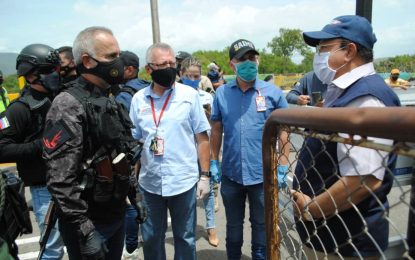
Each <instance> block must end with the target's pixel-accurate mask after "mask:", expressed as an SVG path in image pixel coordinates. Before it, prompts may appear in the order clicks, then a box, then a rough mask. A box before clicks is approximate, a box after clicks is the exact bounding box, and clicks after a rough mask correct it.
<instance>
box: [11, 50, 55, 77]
mask: <svg viewBox="0 0 415 260" xmlns="http://www.w3.org/2000/svg"><path fill="white" fill-rule="evenodd" d="M58 66H60V61H59V54H58V52H57V51H56V50H54V49H53V48H52V47H50V46H48V45H45V44H30V45H28V46H26V47H25V48H23V50H22V51H21V52H20V54H19V56H17V59H16V70H17V74H18V75H19V76H25V75H27V74H28V73H29V72H32V71H35V70H36V72H37V73H38V74H49V73H51V72H52V71H53V70H55V69H56V68H57V67H58Z"/></svg>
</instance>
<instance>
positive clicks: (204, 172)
mask: <svg viewBox="0 0 415 260" xmlns="http://www.w3.org/2000/svg"><path fill="white" fill-rule="evenodd" d="M210 175H211V174H210V172H207V171H201V172H200V174H199V177H202V176H205V177H208V178H210Z"/></svg>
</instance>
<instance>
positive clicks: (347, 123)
mask: <svg viewBox="0 0 415 260" xmlns="http://www.w3.org/2000/svg"><path fill="white" fill-rule="evenodd" d="M285 133H288V136H289V138H288V141H287V142H284V140H283V138H282V137H283V136H285ZM414 142H415V110H414V109H412V108H334V109H333V108H330V109H327V108H323V109H310V108H309V109H307V108H297V109H286V110H277V111H275V112H274V113H273V114H272V116H271V117H270V118H269V119H268V121H267V123H266V125H265V128H264V134H263V160H264V188H265V210H266V226H267V257H268V258H267V259H272V260H273V259H414V258H415V257H414V256H415V247H414V244H415V217H414V215H415V175H414V168H413V161H414V158H415V145H413V144H414ZM287 148H290V149H289V151H290V152H289V154H288V153H284V150H287ZM280 163H284V164H286V165H287V164H288V169H289V170H288V173H287V175H286V176H285V177H286V178H287V181H288V187H286V188H281V189H278V188H277V187H278V178H276V175H277V167H278V166H279V165H280ZM281 180H282V179H280V181H281Z"/></svg>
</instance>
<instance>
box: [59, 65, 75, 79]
mask: <svg viewBox="0 0 415 260" xmlns="http://www.w3.org/2000/svg"><path fill="white" fill-rule="evenodd" d="M73 70H75V67H69V66H61V71H60V72H61V75H62V77H66V76H67V75H68V74H69V73H71V72H72V71H73Z"/></svg>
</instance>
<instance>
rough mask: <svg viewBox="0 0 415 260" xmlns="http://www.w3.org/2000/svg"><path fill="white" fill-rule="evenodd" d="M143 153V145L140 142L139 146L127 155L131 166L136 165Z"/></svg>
mask: <svg viewBox="0 0 415 260" xmlns="http://www.w3.org/2000/svg"><path fill="white" fill-rule="evenodd" d="M142 151H143V143H142V142H140V141H138V144H137V145H136V146H135V147H133V148H132V149H131V150H130V152H129V153H127V157H126V159H127V161H128V162H130V165H133V166H134V165H135V164H136V163H137V161H138V160H139V159H140V157H141V152H142Z"/></svg>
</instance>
